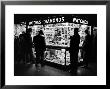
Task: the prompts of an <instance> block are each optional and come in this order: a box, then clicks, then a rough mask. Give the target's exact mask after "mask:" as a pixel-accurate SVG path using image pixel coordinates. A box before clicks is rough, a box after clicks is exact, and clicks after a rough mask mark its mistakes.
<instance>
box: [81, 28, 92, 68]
mask: <svg viewBox="0 0 110 89" xmlns="http://www.w3.org/2000/svg"><path fill="white" fill-rule="evenodd" d="M85 33H86V36H85V40H84V42H83V46H82V49H83V62H84V67H88V62H89V60H90V54H91V36H90V35H89V32H88V29H87V30H85Z"/></svg>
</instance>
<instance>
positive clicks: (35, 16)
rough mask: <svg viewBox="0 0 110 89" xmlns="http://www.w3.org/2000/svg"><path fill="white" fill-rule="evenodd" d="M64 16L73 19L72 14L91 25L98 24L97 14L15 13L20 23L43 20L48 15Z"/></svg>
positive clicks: (15, 20)
mask: <svg viewBox="0 0 110 89" xmlns="http://www.w3.org/2000/svg"><path fill="white" fill-rule="evenodd" d="M61 16H64V17H65V20H68V21H71V20H72V16H73V17H77V18H79V19H83V20H87V21H88V23H89V25H90V26H91V25H92V26H97V14H14V23H15V24H16V23H20V22H23V21H27V20H29V21H32V20H41V19H47V18H48V17H50V18H53V17H61Z"/></svg>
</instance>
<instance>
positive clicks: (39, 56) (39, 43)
mask: <svg viewBox="0 0 110 89" xmlns="http://www.w3.org/2000/svg"><path fill="white" fill-rule="evenodd" d="M33 42H34V46H35V51H36V66H37V64H39V63H40V64H41V66H43V65H44V51H45V50H46V44H45V38H44V37H43V31H42V30H40V31H39V32H38V35H36V36H35V37H34V38H33Z"/></svg>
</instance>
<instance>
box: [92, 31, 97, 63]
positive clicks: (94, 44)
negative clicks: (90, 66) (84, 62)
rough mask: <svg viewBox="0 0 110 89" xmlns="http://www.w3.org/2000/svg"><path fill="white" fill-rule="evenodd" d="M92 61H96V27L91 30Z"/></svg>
mask: <svg viewBox="0 0 110 89" xmlns="http://www.w3.org/2000/svg"><path fill="white" fill-rule="evenodd" d="M91 51H92V52H91V53H92V62H97V29H94V30H93V35H92V50H91Z"/></svg>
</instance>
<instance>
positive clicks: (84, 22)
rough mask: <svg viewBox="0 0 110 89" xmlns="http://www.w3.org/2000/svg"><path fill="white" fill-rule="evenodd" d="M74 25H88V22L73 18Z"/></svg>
mask: <svg viewBox="0 0 110 89" xmlns="http://www.w3.org/2000/svg"><path fill="white" fill-rule="evenodd" d="M73 23H78V24H88V21H87V20H82V19H77V18H73Z"/></svg>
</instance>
